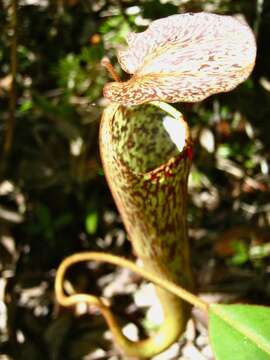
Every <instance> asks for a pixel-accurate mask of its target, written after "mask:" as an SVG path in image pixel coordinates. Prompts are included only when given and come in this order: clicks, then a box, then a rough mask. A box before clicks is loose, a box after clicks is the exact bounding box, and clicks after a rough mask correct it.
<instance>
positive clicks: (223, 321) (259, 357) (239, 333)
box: [209, 304, 270, 360]
mask: <svg viewBox="0 0 270 360" xmlns="http://www.w3.org/2000/svg"><path fill="white" fill-rule="evenodd" d="M209 316H210V323H209V334H210V341H211V343H212V347H213V351H214V353H215V356H216V358H217V360H219V359H220V360H229V359H230V360H231V359H232V356H233V359H234V360H254V359H256V360H269V359H270V308H267V307H263V306H257V305H220V304H213V305H211V306H210V309H209Z"/></svg>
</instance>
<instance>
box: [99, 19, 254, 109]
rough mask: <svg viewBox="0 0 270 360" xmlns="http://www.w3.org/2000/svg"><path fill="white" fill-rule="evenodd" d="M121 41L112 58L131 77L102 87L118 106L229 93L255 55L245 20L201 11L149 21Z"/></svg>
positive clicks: (186, 100) (247, 68) (250, 67)
mask: <svg viewBox="0 0 270 360" xmlns="http://www.w3.org/2000/svg"><path fill="white" fill-rule="evenodd" d="M127 43H128V48H127V49H125V50H120V51H119V53H118V61H119V63H120V65H121V67H122V68H123V69H124V70H125V71H126V72H128V73H130V74H133V76H132V77H131V79H130V80H128V81H126V82H114V83H109V84H107V85H106V86H105V87H104V96H105V97H107V98H108V99H110V100H111V101H112V102H116V103H120V104H124V105H139V104H142V103H145V102H149V101H154V100H162V101H165V102H171V103H174V102H179V101H182V102H197V101H201V100H203V99H205V98H206V97H208V96H210V95H212V94H216V93H219V92H226V91H230V90H232V89H233V88H235V87H236V86H237V85H238V84H240V83H241V82H243V81H244V80H245V79H246V78H247V77H248V76H249V74H250V73H251V71H252V69H253V67H254V63H255V58H256V43H255V39H254V35H253V33H252V31H251V29H250V28H249V27H248V25H247V24H246V23H244V22H243V21H240V20H238V19H236V18H234V17H232V16H224V15H216V14H210V13H204V12H202V13H194V14H192V13H187V14H180V15H172V16H169V17H167V18H163V19H159V20H156V21H153V22H152V23H151V24H150V26H149V27H148V29H147V30H145V31H144V32H142V33H130V34H129V35H128V36H127Z"/></svg>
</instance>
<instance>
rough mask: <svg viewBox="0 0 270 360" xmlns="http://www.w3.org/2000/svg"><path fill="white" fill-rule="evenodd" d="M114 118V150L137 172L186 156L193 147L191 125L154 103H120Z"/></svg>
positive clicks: (146, 170) (153, 168) (145, 172)
mask: <svg viewBox="0 0 270 360" xmlns="http://www.w3.org/2000/svg"><path fill="white" fill-rule="evenodd" d="M116 112H117V114H115V116H114V118H113V121H112V125H111V126H112V137H113V140H114V141H113V144H114V150H115V153H116V154H117V157H118V159H119V160H120V161H121V162H122V163H123V165H125V166H126V167H127V168H128V169H129V170H130V171H132V172H133V173H134V174H138V175H139V174H148V173H152V172H153V171H155V170H157V169H158V168H160V167H162V165H163V164H167V163H168V161H169V160H170V159H173V158H175V159H176V158H178V157H182V156H184V155H185V154H186V152H187V148H188V147H190V138H189V132H188V130H187V126H186V124H185V121H184V120H183V117H182V115H181V113H178V114H179V117H174V116H172V115H171V114H168V113H166V112H165V111H163V110H161V109H159V108H157V106H154V105H153V104H146V105H141V106H132V107H123V106H119V108H118V109H117V110H116Z"/></svg>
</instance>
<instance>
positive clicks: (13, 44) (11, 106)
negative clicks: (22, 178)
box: [1, 0, 18, 173]
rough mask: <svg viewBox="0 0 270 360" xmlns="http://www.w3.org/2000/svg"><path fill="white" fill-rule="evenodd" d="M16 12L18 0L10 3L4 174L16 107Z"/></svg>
mask: <svg viewBox="0 0 270 360" xmlns="http://www.w3.org/2000/svg"><path fill="white" fill-rule="evenodd" d="M17 11H18V0H12V3H11V20H10V23H11V29H12V38H11V49H10V68H11V76H12V82H11V87H10V93H9V117H8V119H7V123H6V129H5V137H4V144H3V155H2V165H1V173H3V172H4V170H5V168H6V165H7V161H8V157H9V154H10V151H11V147H12V143H13V135H14V127H15V120H16V105H17V91H16V78H17Z"/></svg>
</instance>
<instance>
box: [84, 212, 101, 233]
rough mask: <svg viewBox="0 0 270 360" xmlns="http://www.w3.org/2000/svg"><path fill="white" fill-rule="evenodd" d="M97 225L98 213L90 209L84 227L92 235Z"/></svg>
mask: <svg viewBox="0 0 270 360" xmlns="http://www.w3.org/2000/svg"><path fill="white" fill-rule="evenodd" d="M97 226H98V213H97V212H96V211H91V212H89V213H88V214H87V216H86V219H85V227H86V231H87V233H88V234H90V235H93V234H95V232H96V231H97Z"/></svg>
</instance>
